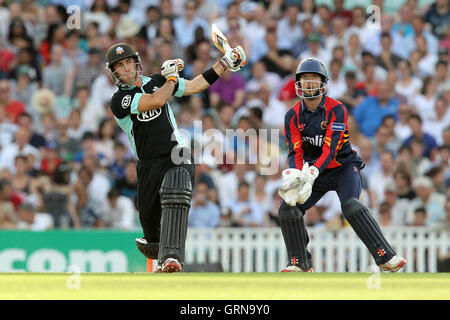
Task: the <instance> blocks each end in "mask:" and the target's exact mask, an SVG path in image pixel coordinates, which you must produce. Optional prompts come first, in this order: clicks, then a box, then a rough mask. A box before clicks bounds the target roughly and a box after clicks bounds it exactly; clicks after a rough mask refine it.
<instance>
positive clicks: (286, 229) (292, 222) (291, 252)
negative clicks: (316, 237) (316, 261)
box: [278, 201, 310, 270]
mask: <svg viewBox="0 0 450 320" xmlns="http://www.w3.org/2000/svg"><path fill="white" fill-rule="evenodd" d="M278 222H279V223H280V227H281V232H282V234H283V239H284V243H285V245H286V250H287V254H288V257H289V259H290V260H291V262H292V264H294V265H297V266H298V267H300V268H302V269H303V270H307V269H309V268H310V263H309V262H308V254H307V252H306V246H307V245H308V242H309V237H308V232H307V231H306V226H305V222H304V220H303V212H302V211H301V210H300V209H299V208H297V207H292V206H290V205H288V204H286V203H285V202H284V201H283V202H282V203H281V205H280V208H279V210H278Z"/></svg>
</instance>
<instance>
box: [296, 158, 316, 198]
mask: <svg viewBox="0 0 450 320" xmlns="http://www.w3.org/2000/svg"><path fill="white" fill-rule="evenodd" d="M318 176H319V169H317V168H316V167H314V166H309V163H308V162H306V163H305V164H304V165H303V169H302V174H301V177H300V179H301V181H302V182H303V184H302V188H301V189H300V191H299V193H298V198H297V202H298V203H300V204H303V203H305V202H306V200H308V198H309V197H310V196H311V192H312V186H313V184H314V180H316V178H317V177H318Z"/></svg>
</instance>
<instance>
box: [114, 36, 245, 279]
mask: <svg viewBox="0 0 450 320" xmlns="http://www.w3.org/2000/svg"><path fill="white" fill-rule="evenodd" d="M232 57H233V58H232ZM106 61H107V62H106V70H107V72H108V74H109V75H110V77H111V78H112V79H113V80H114V81H115V83H116V85H117V87H118V90H117V91H116V92H115V93H114V95H113V96H112V98H111V110H112V112H113V114H114V116H115V119H116V121H117V123H118V124H119V126H120V127H121V128H122V129H123V131H124V132H125V133H126V134H127V136H128V139H129V140H130V143H131V146H132V147H133V150H134V152H135V155H136V158H137V173H138V183H137V194H138V195H137V202H138V210H139V220H140V223H141V225H142V229H143V232H144V237H143V238H139V239H136V245H137V247H138V249H139V250H140V251H141V252H142V253H143V254H144V255H145V256H146V257H147V258H150V259H158V270H159V271H160V272H179V271H181V269H182V267H183V262H184V250H185V241H186V231H187V221H188V213H189V208H190V203H191V196H192V188H193V184H194V164H193V163H192V160H191V156H190V152H189V149H188V148H187V145H186V144H185V143H184V142H183V140H182V138H181V136H180V134H179V132H178V130H177V124H176V122H175V117H174V115H173V112H172V109H171V108H170V105H169V103H168V101H169V100H170V98H171V97H172V96H176V97H181V96H187V95H191V94H197V93H200V92H202V91H203V90H205V89H207V88H208V87H209V86H210V85H212V84H213V83H214V82H215V81H216V80H217V79H218V78H219V77H220V76H221V75H222V74H223V73H224V72H225V71H226V70H227V69H228V70H230V71H232V72H236V71H239V70H240V68H241V66H243V65H244V64H245V62H246V56H245V53H244V51H243V49H242V48H241V47H240V46H238V47H236V48H234V49H229V50H228V51H226V52H225V55H224V56H223V57H222V58H221V59H220V61H218V62H216V63H215V64H214V65H213V66H212V68H210V69H208V70H206V71H205V72H203V73H202V74H201V75H199V76H197V77H196V78H195V79H193V80H186V79H183V78H180V76H179V72H180V71H181V70H182V69H183V68H184V62H183V61H182V60H181V59H173V60H167V61H165V62H164V63H163V64H162V67H161V74H152V75H150V76H144V75H142V64H141V60H140V58H139V54H138V53H137V52H136V51H135V50H134V49H133V48H132V47H131V46H129V45H128V44H126V43H118V44H115V45H113V46H112V47H111V48H109V49H108V52H107V54H106ZM180 159H182V162H181V163H179V160H180Z"/></svg>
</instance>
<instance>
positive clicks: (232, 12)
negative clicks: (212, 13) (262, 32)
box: [215, 1, 247, 35]
mask: <svg viewBox="0 0 450 320" xmlns="http://www.w3.org/2000/svg"><path fill="white" fill-rule="evenodd" d="M233 19H238V22H239V29H241V30H247V21H246V20H245V19H244V18H243V17H241V16H240V14H239V4H238V2H237V1H228V3H227V5H226V12H225V15H223V16H220V17H219V18H217V20H215V23H216V25H217V27H218V28H219V30H220V31H222V32H223V34H225V35H226V34H227V33H228V32H230V25H229V22H230V20H233Z"/></svg>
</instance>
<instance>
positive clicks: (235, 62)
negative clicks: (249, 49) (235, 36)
mask: <svg viewBox="0 0 450 320" xmlns="http://www.w3.org/2000/svg"><path fill="white" fill-rule="evenodd" d="M220 61H222V63H223V64H224V65H225V67H226V68H227V69H229V70H230V71H231V72H236V71H239V70H241V67H243V66H244V65H245V64H246V63H247V57H246V56H245V52H244V49H242V47H241V46H237V47H236V48H233V49H229V50H227V51H226V52H225V55H224V56H223V58H222V59H221V60H220Z"/></svg>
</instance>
